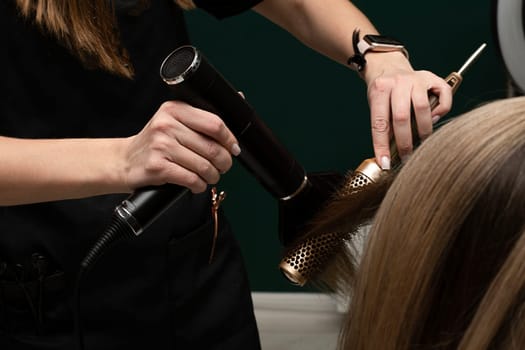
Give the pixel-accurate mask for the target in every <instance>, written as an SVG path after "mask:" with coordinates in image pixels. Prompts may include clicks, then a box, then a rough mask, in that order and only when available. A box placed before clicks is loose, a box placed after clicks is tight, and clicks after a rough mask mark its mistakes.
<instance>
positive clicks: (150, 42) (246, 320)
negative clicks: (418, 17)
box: [0, 0, 451, 350]
mask: <svg viewBox="0 0 525 350" xmlns="http://www.w3.org/2000/svg"><path fill="white" fill-rule="evenodd" d="M195 5H197V6H198V7H200V8H201V9H203V10H205V11H207V12H209V13H210V14H211V15H213V16H215V17H217V18H223V17H227V16H232V15H236V14H238V13H241V12H243V11H248V10H249V9H250V8H251V7H253V10H255V11H256V12H258V13H260V14H261V15H263V16H265V17H267V18H269V19H270V20H271V21H273V22H275V23H276V24H277V25H280V26H282V27H284V28H285V29H286V30H288V31H289V32H290V33H291V34H292V35H294V36H296V37H297V38H298V39H300V40H301V41H302V42H304V44H305V45H308V46H311V47H313V48H314V49H316V50H317V51H319V52H320V53H322V54H325V55H327V56H329V57H331V58H332V59H333V60H334V61H337V62H339V63H341V64H343V65H347V66H348V67H349V69H354V70H358V74H355V76H356V79H357V78H358V76H360V77H361V78H362V79H363V80H364V81H365V82H366V85H367V86H368V96H369V103H370V109H371V126H372V138H373V144H374V150H375V155H376V157H377V160H378V162H379V163H380V164H381V166H383V167H384V168H388V167H389V151H388V147H387V145H388V142H389V139H390V137H391V136H392V135H395V138H396V141H397V143H398V145H399V149H400V152H401V155H402V156H406V155H408V154H409V153H410V150H411V141H410V140H411V135H410V120H409V112H410V106H411V104H412V105H413V106H414V110H415V112H416V116H417V125H418V130H419V132H420V134H421V135H422V136H426V135H428V134H429V133H430V132H431V130H432V127H431V126H432V119H433V118H436V117H437V116H438V115H444V114H445V113H446V112H447V111H448V110H449V109H450V106H451V92H450V89H449V88H448V86H447V85H446V84H445V82H444V81H443V80H442V79H441V78H439V77H437V76H436V75H434V74H432V73H429V72H426V71H414V70H413V69H412V67H411V66H410V63H409V61H408V59H407V57H406V55H405V52H404V50H402V49H401V48H396V49H394V51H391V52H386V53H384V52H378V51H377V50H376V49H371V50H367V49H366V48H364V47H363V45H361V46H359V47H360V49H359V50H362V51H363V53H364V51H365V50H366V53H365V54H364V55H361V54H360V53H359V52H358V51H359V50H357V48H358V46H356V45H357V43H358V42H359V41H360V40H362V39H363V37H364V35H366V34H374V33H376V30H375V29H374V27H373V26H372V24H371V23H370V22H369V21H368V19H367V18H366V17H365V16H364V15H363V14H362V13H361V12H360V11H358V10H357V9H356V8H355V7H354V6H353V5H352V4H351V3H349V2H348V1H346V0H310V1H298V0H297V1H291V0H264V1H258V0H247V1H240V0H230V1H228V0H199V1H195V4H194V3H192V2H191V1H190V0H185V1H184V0H180V1H178V3H175V2H174V1H172V0H154V1H153V0H126V1H124V0H114V1H108V0H89V1H87V0H68V1H63V0H62V1H59V0H3V1H1V2H0V23H1V26H2V30H1V31H0V36H1V42H2V43H3V48H2V50H1V54H0V55H1V56H0V57H1V59H2V60H1V62H2V63H3V65H2V66H3V67H4V74H3V76H2V79H0V90H1V91H2V92H3V93H2V95H1V97H0V101H1V102H0V135H1V136H0V164H1V166H0V205H1V206H2V207H1V216H0V348H1V349H10V350H13V349H14V350H16V349H44V348H45V349H73V348H74V341H75V340H74V336H73V334H74V326H73V324H74V323H73V319H74V311H75V307H74V303H73V300H72V299H73V295H74V285H75V282H74V280H75V277H76V274H77V272H78V268H79V264H80V261H81V259H82V258H83V257H84V255H85V254H86V252H87V250H88V249H89V247H91V246H92V244H93V243H94V242H95V241H96V239H97V237H98V236H99V235H100V233H101V232H102V231H103V230H104V229H105V227H106V225H108V223H109V220H110V215H111V213H112V212H113V210H114V208H115V207H116V206H117V205H118V204H119V203H120V202H121V201H122V200H123V199H124V198H126V196H128V195H129V193H131V192H133V191H134V190H135V189H137V188H139V187H143V186H147V185H161V184H165V183H174V184H178V185H182V186H185V187H188V188H189V189H190V190H191V191H190V192H188V194H187V195H186V196H184V197H183V198H182V199H181V200H180V201H178V202H177V203H176V204H175V205H174V206H172V207H171V208H170V209H169V211H168V212H166V213H165V215H163V216H162V217H160V218H159V219H158V220H156V221H155V222H154V223H153V224H152V225H151V226H149V228H148V232H147V234H143V235H141V236H139V237H137V238H136V239H132V240H125V241H123V242H122V243H121V244H118V245H116V246H114V247H113V248H112V249H111V252H110V253H107V254H105V255H103V256H102V257H101V258H100V260H98V262H97V264H96V265H95V266H94V267H93V269H92V270H90V272H89V274H87V275H85V277H84V280H83V284H82V288H81V290H80V296H81V300H82V303H81V304H80V314H81V315H82V330H83V334H84V339H85V347H86V349H127V350H130V349H144V348H148V347H151V346H153V347H154V348H155V349H164V348H165V349H258V348H260V345H259V336H258V331H257V327H256V323H255V319H254V314H253V310H252V300H251V297H250V287H249V285H248V280H247V276H246V272H245V270H244V266H243V261H242V256H241V253H240V250H239V247H238V245H237V243H236V241H235V239H234V236H233V234H232V233H231V230H230V227H229V226H228V223H227V221H226V219H225V217H224V216H223V214H222V212H221V211H220V210H219V212H220V213H219V214H220V215H219V216H218V221H217V222H218V225H219V229H218V234H217V235H216V238H214V237H215V236H214V224H215V222H216V221H215V220H214V217H213V215H212V211H211V209H210V208H211V205H212V200H213V199H214V198H215V197H212V193H211V192H212V191H211V190H212V188H211V186H210V185H213V184H215V183H217V182H218V181H219V179H220V176H221V174H223V173H225V172H226V171H228V170H229V169H230V167H231V166H232V158H233V157H235V156H236V155H238V154H239V152H242V149H240V147H239V144H238V141H237V140H236V138H235V137H234V135H233V134H232V133H231V132H230V131H229V130H228V129H227V128H226V127H225V125H224V124H223V123H222V121H221V120H220V119H219V118H218V116H217V115H214V114H212V113H209V112H205V111H203V110H199V109H196V108H194V107H192V106H189V105H187V104H185V103H182V102H180V101H176V100H173V96H171V95H170V91H169V90H168V88H167V86H166V85H165V84H164V83H163V82H162V81H161V80H160V78H159V74H158V70H159V67H160V64H161V62H162V60H163V59H164V58H165V57H166V56H167V55H168V54H169V53H170V52H171V51H172V50H173V49H175V48H176V47H178V46H180V45H183V44H187V43H188V42H189V41H188V37H187V34H186V29H185V24H184V18H183V10H182V8H185V9H188V10H189V9H190V8H193V7H195ZM181 7H182V8H181ZM356 29H359V30H360V32H359V34H357V35H356V36H355V37H353V34H354V31H355V30H356ZM356 33H357V32H356ZM210 35H213V33H210ZM349 61H350V62H349ZM429 90H431V91H432V92H433V93H435V94H436V95H438V96H439V102H440V103H439V105H438V106H437V108H436V109H435V111H434V112H432V113H431V111H430V108H429V104H428V99H427V93H428V91H429ZM219 199H220V198H219ZM213 242H215V243H214V244H215V248H214V250H213V252H212V249H211V247H212V244H213Z"/></svg>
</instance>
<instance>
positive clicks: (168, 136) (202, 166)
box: [124, 101, 240, 193]
mask: <svg viewBox="0 0 525 350" xmlns="http://www.w3.org/2000/svg"><path fill="white" fill-rule="evenodd" d="M127 141H128V142H127V147H126V150H125V164H126V166H125V171H124V181H125V183H126V184H127V186H128V187H129V189H130V190H133V189H135V188H137V187H142V186H146V185H162V184H165V183H174V184H178V185H181V186H184V187H187V188H189V189H190V190H191V191H192V192H194V193H198V192H203V191H204V190H205V189H206V187H207V184H214V183H217V182H218V181H219V178H220V175H221V174H223V173H225V172H226V171H228V170H229V169H230V167H231V166H232V155H234V156H236V155H238V154H239V153H240V148H239V145H238V142H237V140H236V138H235V136H234V135H233V134H232V132H231V131H230V130H229V129H228V128H227V127H226V125H225V124H224V122H223V121H222V120H221V119H220V118H219V117H218V116H217V115H215V114H213V113H210V112H207V111H204V110H202V109H198V108H195V107H192V106H190V105H188V104H186V103H184V102H180V101H169V102H165V103H163V104H162V106H161V107H160V108H159V110H158V111H157V112H156V113H155V115H154V116H153V118H151V120H150V121H149V122H148V124H147V125H146V126H145V127H144V128H143V129H142V131H140V132H139V133H138V134H137V135H135V136H132V137H130V138H129V139H128V140H127Z"/></svg>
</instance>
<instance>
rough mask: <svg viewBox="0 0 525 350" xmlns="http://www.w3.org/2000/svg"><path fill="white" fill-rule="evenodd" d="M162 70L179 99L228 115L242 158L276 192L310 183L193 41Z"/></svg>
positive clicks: (225, 118) (283, 196)
mask: <svg viewBox="0 0 525 350" xmlns="http://www.w3.org/2000/svg"><path fill="white" fill-rule="evenodd" d="M160 75H161V77H162V79H163V80H164V81H165V82H166V83H167V84H168V85H169V87H170V88H171V89H172V91H173V92H174V98H175V99H179V100H182V101H185V102H187V103H188V104H190V105H192V106H194V107H197V108H201V109H204V110H207V111H210V112H213V113H215V114H217V115H218V116H219V117H220V118H221V119H222V120H223V121H224V123H225V124H226V126H227V127H228V128H229V129H230V130H231V131H232V133H233V134H234V135H235V136H236V137H237V140H238V141H239V144H240V147H241V150H242V151H241V154H240V155H239V156H238V160H239V161H240V162H241V164H242V165H243V166H244V167H245V168H246V169H247V170H248V171H250V172H251V173H252V174H253V176H255V178H257V179H258V181H259V182H260V183H261V184H262V185H263V186H264V187H265V188H266V190H267V191H268V192H269V193H270V194H271V195H272V196H274V197H275V198H278V199H286V198H289V197H290V196H294V195H295V194H296V193H298V192H300V191H301V189H302V188H303V187H304V186H305V185H306V182H307V181H308V180H307V177H306V173H305V171H304V169H303V168H302V167H301V166H300V165H299V164H298V163H297V161H296V160H295V158H294V157H293V156H292V155H291V154H290V153H289V152H288V151H287V149H286V148H285V147H284V146H283V145H282V144H281V143H280V142H279V141H278V140H277V139H276V137H275V136H274V135H273V134H272V132H271V130H270V129H269V128H268V127H267V126H266V125H265V124H264V123H263V122H262V120H261V119H260V118H259V117H258V116H257V114H256V113H255V110H254V109H253V108H252V107H251V106H250V105H249V104H248V102H247V101H246V100H245V99H244V98H243V97H242V96H241V95H240V94H239V93H238V91H237V90H236V89H234V88H233V87H232V86H231V85H230V84H229V83H228V82H227V81H226V80H225V79H224V78H223V77H222V75H221V74H220V73H219V72H218V71H216V70H215V69H214V68H213V67H212V66H211V65H210V64H209V63H208V61H207V60H206V58H205V57H204V56H203V55H202V54H201V53H200V52H199V51H198V50H197V49H196V48H195V47H193V46H181V47H179V48H178V49H176V50H175V51H173V52H172V53H171V54H169V55H168V56H167V57H166V59H165V60H164V62H163V63H162V65H161V68H160Z"/></svg>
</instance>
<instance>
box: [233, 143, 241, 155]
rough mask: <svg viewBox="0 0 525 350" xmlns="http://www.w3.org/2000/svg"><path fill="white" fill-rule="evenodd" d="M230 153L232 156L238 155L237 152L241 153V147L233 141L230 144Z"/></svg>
mask: <svg viewBox="0 0 525 350" xmlns="http://www.w3.org/2000/svg"><path fill="white" fill-rule="evenodd" d="M232 154H233V155H234V156H238V155H239V154H241V148H240V147H239V145H238V144H236V143H234V144H233V146H232Z"/></svg>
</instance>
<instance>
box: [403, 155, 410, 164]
mask: <svg viewBox="0 0 525 350" xmlns="http://www.w3.org/2000/svg"><path fill="white" fill-rule="evenodd" d="M409 159H410V155H409V154H407V155H404V156H402V157H401V163H403V164H405V163H406V162H408V160H409Z"/></svg>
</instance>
